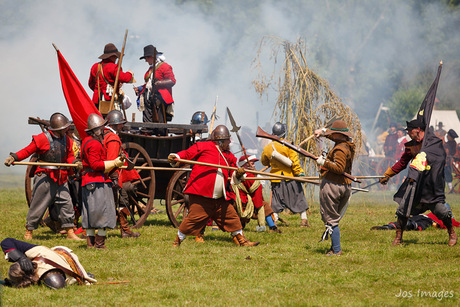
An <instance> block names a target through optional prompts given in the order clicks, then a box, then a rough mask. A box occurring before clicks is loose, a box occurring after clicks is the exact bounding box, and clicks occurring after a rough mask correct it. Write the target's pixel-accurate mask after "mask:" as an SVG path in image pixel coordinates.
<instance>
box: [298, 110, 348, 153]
mask: <svg viewBox="0 0 460 307" xmlns="http://www.w3.org/2000/svg"><path fill="white" fill-rule="evenodd" d="M342 118H343V116H336V115H334V116H332V118H331V119H330V120H328V122H327V123H326V124H325V125H324V127H322V128H321V129H324V128H326V129H327V128H330V127H331V126H332V123H333V122H335V121H336V120H341V119H342ZM314 136H315V134H312V135H310V136H309V137H307V138H306V139H305V140H303V141H302V142H300V144H299V145H298V146H299V147H300V146H302V145H303V144H305V143H306V142H308V141H309V140H311V139H312V138H313V137H314Z"/></svg>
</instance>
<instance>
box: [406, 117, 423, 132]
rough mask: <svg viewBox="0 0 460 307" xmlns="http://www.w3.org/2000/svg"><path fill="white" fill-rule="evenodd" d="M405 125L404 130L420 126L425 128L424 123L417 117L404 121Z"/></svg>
mask: <svg viewBox="0 0 460 307" xmlns="http://www.w3.org/2000/svg"><path fill="white" fill-rule="evenodd" d="M406 124H407V127H406V130H411V129H415V128H421V129H423V130H425V125H424V124H423V123H422V122H421V121H420V120H418V119H413V120H411V121H410V122H408V121H406Z"/></svg>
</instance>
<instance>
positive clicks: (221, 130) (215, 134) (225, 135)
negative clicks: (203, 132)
mask: <svg viewBox="0 0 460 307" xmlns="http://www.w3.org/2000/svg"><path fill="white" fill-rule="evenodd" d="M228 139H230V131H228V128H227V127H225V126H224V125H219V126H217V127H216V128H215V129H214V130H213V131H212V132H211V140H213V141H220V140H228Z"/></svg>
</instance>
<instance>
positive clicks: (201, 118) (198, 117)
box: [190, 111, 208, 125]
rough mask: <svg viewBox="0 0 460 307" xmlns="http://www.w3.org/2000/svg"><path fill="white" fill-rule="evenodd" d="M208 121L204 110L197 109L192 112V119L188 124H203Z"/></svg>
mask: <svg viewBox="0 0 460 307" xmlns="http://www.w3.org/2000/svg"><path fill="white" fill-rule="evenodd" d="M207 123H208V117H207V116H206V113H204V111H198V112H195V113H193V116H192V120H191V121H190V124H192V125H205V124H207Z"/></svg>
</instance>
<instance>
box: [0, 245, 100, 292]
mask: <svg viewBox="0 0 460 307" xmlns="http://www.w3.org/2000/svg"><path fill="white" fill-rule="evenodd" d="M0 245H1V247H2V250H3V252H4V253H5V259H6V260H8V261H9V262H13V264H12V265H11V266H10V268H9V270H8V278H6V279H5V280H4V281H1V283H2V284H3V285H6V286H10V287H15V288H25V287H29V286H31V285H40V284H44V285H45V286H47V287H48V288H51V289H61V288H64V287H65V286H67V285H72V284H79V285H90V284H92V283H95V282H97V281H96V279H94V276H93V275H92V274H90V273H87V272H86V271H85V269H84V268H83V266H82V265H81V263H80V261H79V260H78V257H77V255H75V254H74V253H73V251H72V250H71V249H69V248H68V247H65V246H55V247H52V248H51V249H50V248H48V247H45V246H41V245H35V244H30V243H27V242H24V241H19V240H16V239H13V238H6V239H4V240H3V241H2V242H1V243H0Z"/></svg>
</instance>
